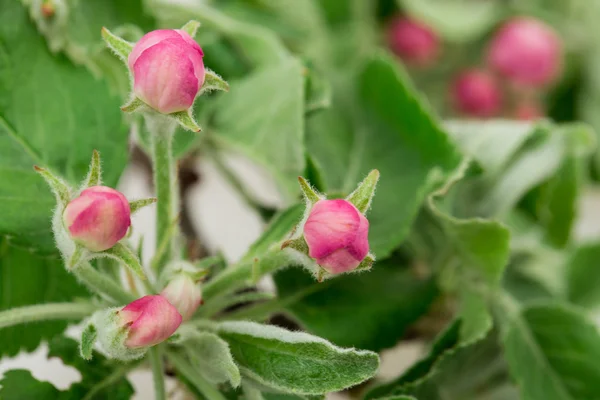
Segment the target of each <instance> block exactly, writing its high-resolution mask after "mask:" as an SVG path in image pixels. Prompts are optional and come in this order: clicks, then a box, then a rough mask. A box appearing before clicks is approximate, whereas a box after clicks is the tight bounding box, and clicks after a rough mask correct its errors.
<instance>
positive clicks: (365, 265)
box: [354, 253, 375, 272]
mask: <svg viewBox="0 0 600 400" xmlns="http://www.w3.org/2000/svg"><path fill="white" fill-rule="evenodd" d="M374 263H375V256H374V255H373V254H371V253H369V254H367V256H366V257H365V258H364V260H362V261H361V263H360V264H358V267H356V269H355V270H354V271H355V272H359V271H361V272H363V271H368V270H370V269H371V267H372V266H373V264H374Z"/></svg>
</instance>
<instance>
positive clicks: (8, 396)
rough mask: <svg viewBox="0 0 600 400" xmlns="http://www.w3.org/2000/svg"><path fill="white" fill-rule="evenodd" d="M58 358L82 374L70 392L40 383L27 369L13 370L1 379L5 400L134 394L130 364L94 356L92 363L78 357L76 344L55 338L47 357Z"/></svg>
mask: <svg viewBox="0 0 600 400" xmlns="http://www.w3.org/2000/svg"><path fill="white" fill-rule="evenodd" d="M53 357H58V358H60V359H61V360H62V361H63V362H64V363H65V364H66V365H69V366H71V367H74V368H76V369H77V371H79V373H81V378H82V379H81V381H80V382H77V383H74V384H72V385H71V387H70V388H69V389H67V390H64V391H62V390H58V389H56V388H55V387H54V386H53V385H52V384H50V383H48V382H40V381H38V380H37V379H36V378H34V377H33V376H32V375H31V372H29V371H26V370H11V371H7V372H5V374H4V378H2V379H1V380H0V398H1V399H3V400H21V399H36V400H82V399H86V400H92V399H96V400H98V399H107V398H110V399H114V400H127V399H130V398H131V396H132V395H133V393H134V391H133V387H132V386H131V384H130V383H129V382H128V381H127V379H126V378H125V374H126V373H127V371H129V370H130V369H131V365H127V364H116V363H112V362H109V361H108V360H106V359H105V358H104V357H103V356H102V355H100V354H98V353H94V357H93V359H92V360H91V361H85V360H84V359H82V358H81V357H80V356H79V348H78V344H77V342H76V341H74V340H73V339H67V338H64V337H56V338H55V339H53V340H52V341H51V342H50V343H49V351H48V358H53Z"/></svg>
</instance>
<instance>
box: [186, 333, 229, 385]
mask: <svg viewBox="0 0 600 400" xmlns="http://www.w3.org/2000/svg"><path fill="white" fill-rule="evenodd" d="M186 348H187V349H189V351H190V357H191V358H192V360H193V361H194V363H195V364H196V365H197V366H198V371H199V372H200V373H201V374H202V375H203V376H204V377H205V378H206V379H207V380H209V381H210V382H212V383H213V384H219V383H224V382H229V383H231V386H233V387H238V386H240V383H241V377H240V371H239V369H238V367H237V365H235V362H234V361H233V358H232V356H231V352H230V351H229V345H228V344H227V342H225V341H223V339H221V338H220V337H218V336H217V335H214V334H212V333H208V332H202V333H199V334H198V335H197V336H195V337H194V338H193V340H192V341H191V343H190V345H188V346H186Z"/></svg>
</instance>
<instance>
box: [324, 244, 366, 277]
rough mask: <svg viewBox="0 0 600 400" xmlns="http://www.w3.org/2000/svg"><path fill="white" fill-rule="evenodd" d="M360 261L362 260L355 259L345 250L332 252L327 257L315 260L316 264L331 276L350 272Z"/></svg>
mask: <svg viewBox="0 0 600 400" xmlns="http://www.w3.org/2000/svg"><path fill="white" fill-rule="evenodd" d="M361 261H362V258H361V259H357V258H356V257H354V256H353V255H352V254H351V253H350V252H349V251H348V250H346V249H340V250H337V251H334V252H333V253H331V254H330V255H328V256H327V257H324V258H318V259H317V263H318V264H319V265H320V266H321V267H323V268H325V269H326V270H327V272H329V273H331V274H340V273H342V272H348V271H352V270H353V269H355V268H356V267H358V265H359V264H360V262H361Z"/></svg>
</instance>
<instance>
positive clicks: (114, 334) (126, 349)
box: [92, 295, 182, 361]
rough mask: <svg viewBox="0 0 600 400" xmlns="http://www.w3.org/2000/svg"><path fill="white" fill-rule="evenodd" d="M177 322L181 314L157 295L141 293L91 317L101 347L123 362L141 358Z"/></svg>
mask: <svg viewBox="0 0 600 400" xmlns="http://www.w3.org/2000/svg"><path fill="white" fill-rule="evenodd" d="M181 321H182V318H181V314H179V312H177V310H176V309H175V307H173V306H172V305H171V303H169V302H168V301H167V300H166V299H165V298H164V297H162V296H159V295H151V296H144V297H142V298H140V299H137V300H135V301H134V302H132V303H130V304H128V305H127V306H125V307H124V308H122V309H118V308H111V309H107V310H102V311H99V312H97V313H96V314H94V316H93V317H92V323H93V325H94V326H95V327H96V329H97V331H98V341H99V342H100V344H101V346H102V349H103V350H104V351H105V352H106V354H107V355H108V356H109V357H110V358H116V359H118V360H124V361H126V360H134V359H137V358H141V357H142V356H143V355H144V354H145V353H146V349H147V348H148V347H150V346H154V345H156V344H158V343H161V342H163V341H165V340H166V339H168V338H169V337H170V336H171V335H172V334H173V333H175V331H176V330H177V328H179V325H181Z"/></svg>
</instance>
